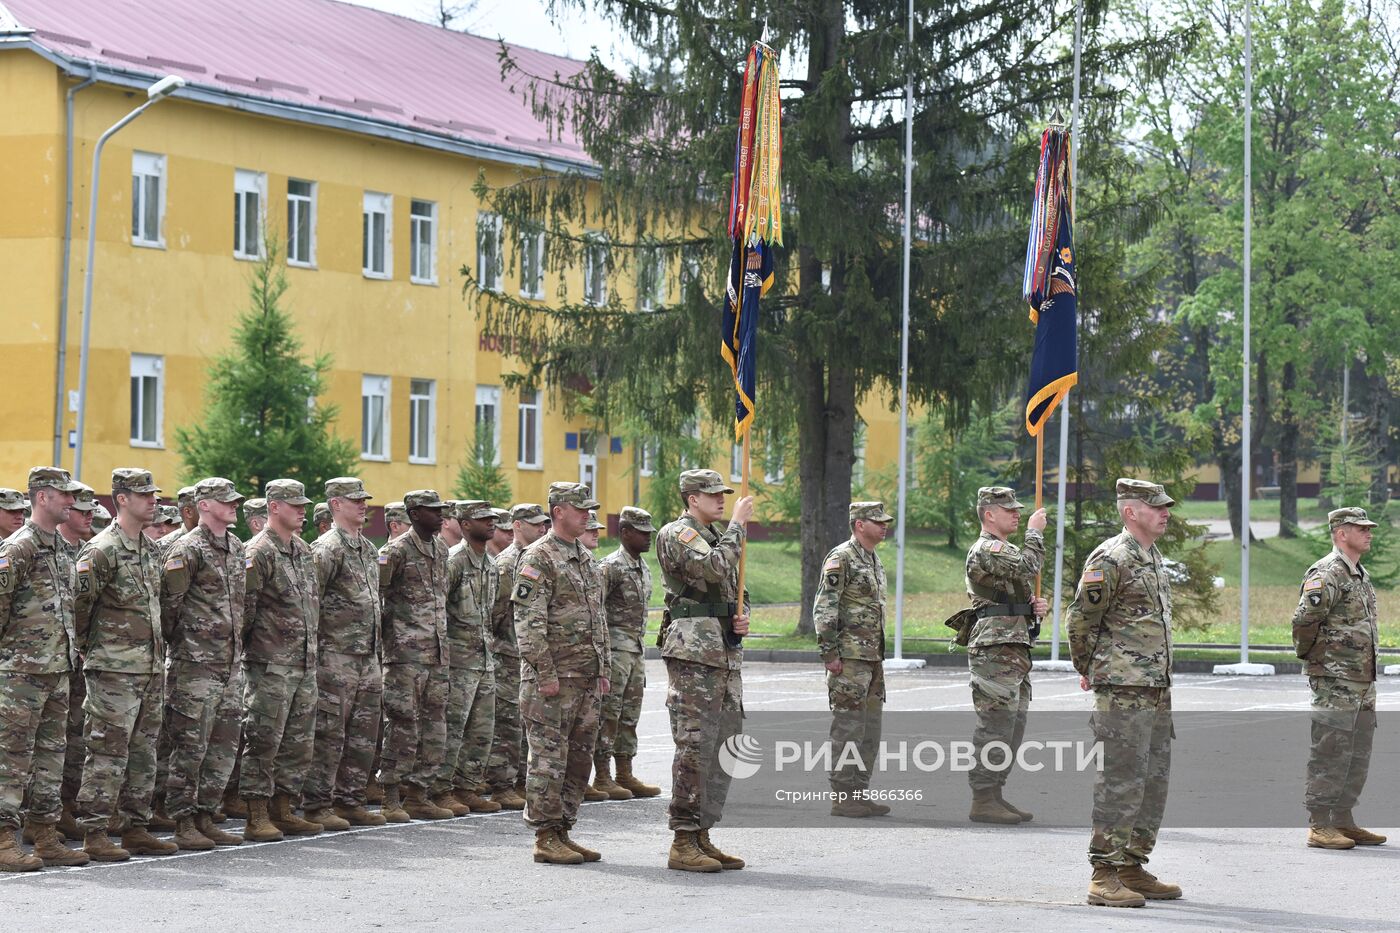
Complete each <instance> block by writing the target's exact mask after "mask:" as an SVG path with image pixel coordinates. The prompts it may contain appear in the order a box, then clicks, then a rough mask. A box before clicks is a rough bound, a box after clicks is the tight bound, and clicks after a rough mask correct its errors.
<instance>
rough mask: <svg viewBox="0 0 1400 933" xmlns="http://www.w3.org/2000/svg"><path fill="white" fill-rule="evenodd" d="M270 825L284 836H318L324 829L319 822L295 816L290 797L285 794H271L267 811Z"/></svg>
mask: <svg viewBox="0 0 1400 933" xmlns="http://www.w3.org/2000/svg"><path fill="white" fill-rule="evenodd" d="M267 815H268V819H270V820H272V825H273V826H276V827H277V828H278V829H280V830H281V831H282V835H284V836H319V835H320V834H321V830H322V829H324V828H325V827H323V826H322V825H321V824H320V823H313V822H311V821H310V820H304V819H302V818H301V817H299V816H297V815H296V813H295V812H293V810H292V798H291V797H290V796H288V795H287V794H273V795H272V806H271V808H270V809H269V810H268V811H267Z"/></svg>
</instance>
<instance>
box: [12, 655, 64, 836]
mask: <svg viewBox="0 0 1400 933" xmlns="http://www.w3.org/2000/svg"><path fill="white" fill-rule="evenodd" d="M69 679H70V677H69V674H68V673H67V672H64V673H60V674H28V673H25V672H23V671H0V827H9V828H11V829H18V828H19V826H20V810H21V808H22V807H23V806H24V797H25V788H26V786H27V787H28V790H29V804H28V816H29V818H30V819H31V820H33V821H34V822H35V823H57V822H58V816H59V813H60V811H61V810H62V809H63V803H62V801H61V799H60V795H59V788H60V787H61V786H62V784H63V749H64V736H63V733H64V729H65V728H66V727H67V724H68V681H69Z"/></svg>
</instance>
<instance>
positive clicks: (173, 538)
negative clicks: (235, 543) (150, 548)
mask: <svg viewBox="0 0 1400 933" xmlns="http://www.w3.org/2000/svg"><path fill="white" fill-rule="evenodd" d="M194 527H195V528H198V527H199V526H198V525H195V526H194ZM192 531H194V528H186V527H185V526H184V525H181V526H180V527H179V528H176V529H175V530H174V531H172V532H170V534H168V535H166V536H165V537H164V538H161V539H160V540H159V541H157V542H156V550H157V551H159V552H160V556H161V557H168V556H169V555H170V552H171V551H173V550H175V545H177V544H179V543H180V539H181V538H183V537H184V536H185V535H187V534H189V533H190V532H192ZM240 543H241V542H240Z"/></svg>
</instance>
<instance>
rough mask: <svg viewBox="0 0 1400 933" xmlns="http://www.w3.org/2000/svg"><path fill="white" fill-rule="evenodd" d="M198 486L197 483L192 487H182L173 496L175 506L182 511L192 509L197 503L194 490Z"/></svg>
mask: <svg viewBox="0 0 1400 933" xmlns="http://www.w3.org/2000/svg"><path fill="white" fill-rule="evenodd" d="M198 486H199V484H198V483H196V484H195V485H194V486H182V487H181V488H180V491H179V492H177V493H176V494H175V504H176V505H178V506H179V507H180V508H182V509H192V508H194V504H195V502H196V501H198V498H197V497H196V496H195V490H196V489H197V488H198Z"/></svg>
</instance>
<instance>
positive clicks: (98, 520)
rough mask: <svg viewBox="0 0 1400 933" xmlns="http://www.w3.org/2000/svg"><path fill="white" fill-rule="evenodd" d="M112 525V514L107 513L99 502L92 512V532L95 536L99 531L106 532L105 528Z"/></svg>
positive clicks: (105, 508)
mask: <svg viewBox="0 0 1400 933" xmlns="http://www.w3.org/2000/svg"><path fill="white" fill-rule="evenodd" d="M110 524H112V513H111V512H109V511H107V507H106V506H105V505H103V504H102V503H101V502H99V503H97V508H95V509H93V510H92V530H93V533H94V534H96V533H97V532H99V531H106V530H107V526H108V525H110Z"/></svg>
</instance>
